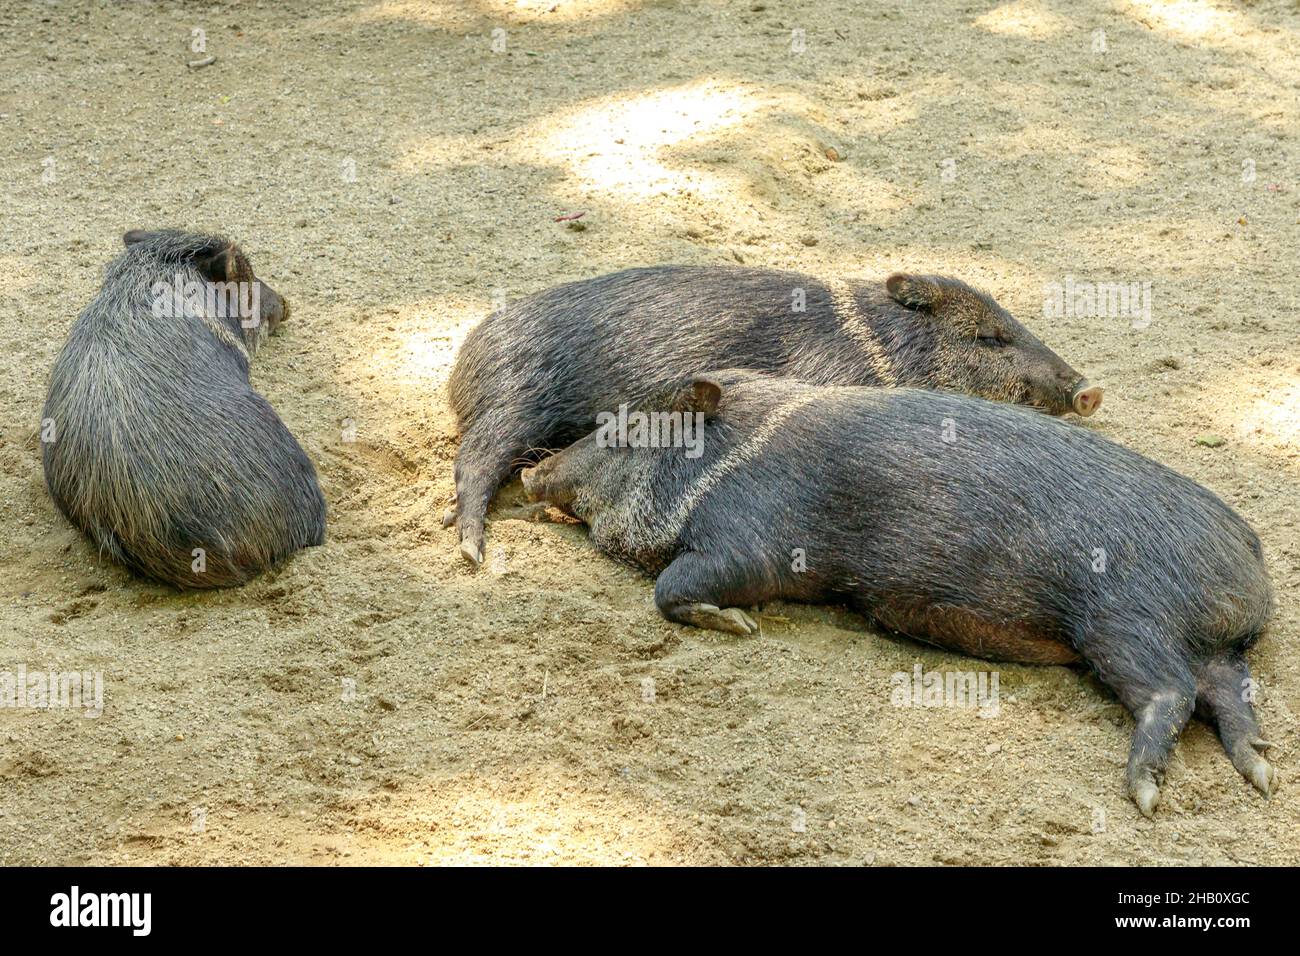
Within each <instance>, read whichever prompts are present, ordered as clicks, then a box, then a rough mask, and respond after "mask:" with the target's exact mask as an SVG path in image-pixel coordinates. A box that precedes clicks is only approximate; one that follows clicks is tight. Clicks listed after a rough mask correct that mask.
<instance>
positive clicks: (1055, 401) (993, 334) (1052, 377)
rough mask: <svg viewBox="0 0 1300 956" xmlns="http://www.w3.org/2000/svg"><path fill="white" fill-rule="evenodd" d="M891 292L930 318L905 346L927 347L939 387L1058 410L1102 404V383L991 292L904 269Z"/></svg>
mask: <svg viewBox="0 0 1300 956" xmlns="http://www.w3.org/2000/svg"><path fill="white" fill-rule="evenodd" d="M885 290H886V291H887V292H888V294H889V297H890V298H891V299H893V300H894V301H895V302H897V303H898V304H899V305H901V306H902V307H903V308H905V309H908V310H910V311H913V312H916V313H918V315H919V316H924V317H926V318H928V319H929V322H928V323H924V325H918V327H917V331H916V335H917V341H916V342H907V343H904V348H905V349H906V350H907V351H916V352H922V351H928V352H929V355H928V359H929V364H931V365H932V367H933V371H932V375H933V376H934V379H935V380H936V381H937V383H938V384H939V386H940V387H942V388H949V389H953V390H956V391H962V392H968V393H970V394H972V395H978V396H980V397H981V398H988V399H992V400H994V401H1003V402H1014V403H1016V404H1019V405H1028V406H1031V407H1033V408H1039V409H1042V410H1043V411H1046V412H1049V413H1050V414H1053V415H1064V414H1065V413H1066V412H1071V411H1072V412H1075V413H1077V414H1079V415H1085V416H1086V415H1091V414H1092V413H1093V412H1095V411H1096V410H1097V409H1098V408H1099V407H1100V406H1101V398H1102V389H1101V386H1099V385H1090V384H1089V383H1088V381H1087V380H1086V379H1085V378H1084V377H1083V376H1082V375H1080V374H1079V373H1078V372H1076V371H1075V370H1074V369H1073V368H1071V367H1070V366H1069V365H1068V364H1066V363H1065V362H1064V361H1062V359H1061V357H1060V356H1058V355H1057V354H1056V353H1055V352H1053V351H1052V350H1051V349H1049V348H1048V347H1047V346H1046V345H1044V344H1043V343H1042V342H1040V341H1039V340H1038V339H1037V338H1035V337H1034V335H1033V333H1031V332H1030V331H1029V330H1028V329H1026V328H1025V327H1024V326H1023V325H1021V324H1020V323H1019V322H1017V321H1016V320H1015V319H1014V318H1013V317H1012V316H1011V313H1009V312H1007V310H1006V309H1004V308H1002V306H1000V305H998V303H997V302H995V301H994V300H993V298H992V297H991V296H989V295H988V294H987V293H984V292H981V291H979V290H978V289H974V288H971V287H970V286H968V285H967V284H966V283H964V282H962V281H960V280H958V279H953V278H949V277H947V276H928V275H911V274H906V273H895V274H894V275H891V276H890V277H889V278H888V279H887V280H885ZM918 358H922V359H923V358H924V357H923V356H918Z"/></svg>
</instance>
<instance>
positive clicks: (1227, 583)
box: [523, 371, 1275, 815]
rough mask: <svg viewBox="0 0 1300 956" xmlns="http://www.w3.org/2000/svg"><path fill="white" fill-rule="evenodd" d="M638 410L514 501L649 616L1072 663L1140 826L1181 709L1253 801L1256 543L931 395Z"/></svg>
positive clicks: (554, 462) (1153, 467) (707, 386)
mask: <svg viewBox="0 0 1300 956" xmlns="http://www.w3.org/2000/svg"><path fill="white" fill-rule="evenodd" d="M644 408H645V410H647V411H658V412H659V413H660V415H659V416H658V417H654V416H652V417H651V418H650V419H646V418H638V415H641V414H643V413H641V412H636V413H630V414H627V415H625V416H621V419H625V420H626V421H628V422H630V423H631V424H632V426H633V428H632V429H631V431H627V432H626V433H623V434H620V433H618V432H616V431H615V430H614V429H613V428H612V424H613V419H610V420H609V422H608V423H606V424H602V427H601V429H600V430H598V431H597V432H593V433H592V434H591V435H588V436H587V437H585V438H583V439H581V440H580V441H578V442H577V443H575V444H573V445H572V446H570V447H569V448H567V449H565V450H564V451H561V452H559V453H558V454H556V455H554V456H552V457H550V458H546V459H544V460H543V461H541V463H540V464H538V465H537V466H536V467H535V468H530V469H525V470H524V472H523V483H524V488H525V490H526V491H527V493H528V495H529V497H530V498H532V499H534V500H537V501H546V502H549V503H551V504H553V505H555V506H557V507H558V508H560V509H562V510H564V511H566V512H568V513H569V514H571V515H573V516H575V517H577V518H580V519H581V520H583V521H585V522H586V523H587V524H588V525H589V526H590V529H591V541H592V543H593V544H594V545H595V546H596V547H597V548H599V549H600V550H601V551H603V552H605V553H607V554H609V555H611V556H613V557H615V558H618V559H621V560H623V561H625V562H627V563H630V564H632V565H634V566H636V567H638V568H640V569H643V570H644V571H647V572H649V573H651V574H657V575H658V581H657V582H656V584H655V601H656V603H657V604H658V606H659V608H660V610H661V611H662V612H663V614H664V616H665V617H667V618H669V619H670V620H674V621H680V622H682V623H686V624H694V625H697V626H700V627H709V628H714V629H717V630H722V631H729V632H733V633H737V634H748V633H752V632H753V631H754V629H755V624H754V622H753V621H752V620H751V619H750V618H749V617H748V615H746V614H745V613H744V612H743V611H742V610H740V609H739V607H738V605H741V606H745V605H752V604H755V603H756V602H762V601H767V600H770V599H775V598H782V599H788V600H794V601H805V602H843V603H846V604H848V605H850V606H852V607H854V608H856V609H858V610H860V611H861V612H862V613H864V614H865V615H867V616H869V617H870V618H871V619H873V620H874V621H876V622H878V623H879V624H880V625H882V626H884V627H885V628H887V629H891V630H894V631H897V632H900V633H902V634H905V635H909V636H911V637H914V638H919V639H921V640H924V641H927V642H930V643H933V644H938V645H940V646H942V647H948V648H953V649H956V650H960V651H963V652H965V653H968V654H972V655H976V656H979V657H986V658H991V659H994V660H1008V661H1020V662H1030V663H1056V664H1065V663H1072V662H1077V661H1079V660H1082V661H1085V662H1087V664H1089V665H1090V666H1091V667H1092V668H1093V669H1094V670H1095V671H1096V673H1097V674H1098V676H1099V677H1100V679H1101V680H1102V681H1103V682H1104V683H1105V684H1106V685H1107V686H1108V687H1110V688H1111V689H1112V690H1113V691H1114V692H1115V693H1116V694H1117V695H1118V696H1119V699H1120V700H1121V701H1122V702H1123V704H1124V706H1125V707H1127V708H1128V710H1129V711H1130V712H1131V713H1132V714H1133V715H1134V717H1135V718H1136V719H1137V728H1136V730H1135V731H1134V735H1133V746H1132V750H1131V752H1130V756H1129V763H1128V775H1127V779H1128V788H1129V793H1130V794H1131V795H1132V797H1133V799H1134V801H1135V802H1136V803H1137V805H1138V807H1139V809H1141V811H1142V812H1143V813H1144V814H1147V815H1150V814H1151V813H1152V811H1153V810H1154V808H1155V805H1156V803H1157V802H1158V800H1159V796H1160V791H1159V779H1160V776H1161V773H1162V771H1163V768H1164V766H1165V762H1166V760H1167V759H1168V757H1169V754H1170V751H1171V750H1172V748H1173V746H1174V743H1175V741H1176V740H1177V739H1178V736H1179V733H1180V732H1181V730H1182V729H1183V726H1184V725H1185V724H1186V722H1187V720H1188V718H1189V717H1190V716H1191V715H1192V712H1193V709H1195V710H1197V711H1198V712H1199V713H1200V714H1201V715H1202V716H1203V717H1204V718H1206V719H1207V720H1210V721H1212V722H1214V723H1215V724H1216V725H1217V726H1218V730H1219V736H1220V738H1221V739H1222V741H1223V746H1224V748H1225V749H1226V750H1227V752H1228V755H1229V756H1230V757H1231V758H1232V762H1233V764H1234V765H1235V766H1236V767H1237V769H1238V770H1239V771H1240V772H1241V773H1242V774H1243V775H1244V776H1245V777H1246V778H1247V779H1248V780H1249V781H1250V782H1251V783H1253V784H1254V785H1255V786H1256V787H1258V788H1259V789H1260V790H1261V791H1262V792H1263V793H1265V794H1268V792H1269V791H1270V789H1271V788H1272V787H1273V784H1274V779H1275V778H1274V772H1273V769H1272V767H1271V766H1270V765H1269V764H1268V763H1267V762H1266V761H1265V760H1264V759H1263V757H1261V756H1260V754H1259V752H1258V751H1259V750H1262V749H1264V748H1265V747H1266V746H1267V744H1265V743H1264V742H1263V741H1262V740H1260V738H1259V731H1258V728H1257V726H1256V723H1255V715H1254V712H1253V709H1252V707H1251V704H1250V703H1249V698H1250V693H1249V688H1250V687H1251V686H1252V685H1251V684H1250V672H1249V670H1248V669H1247V666H1246V661H1245V658H1244V656H1243V655H1244V652H1245V650H1246V649H1247V648H1248V647H1250V645H1251V644H1252V643H1253V642H1254V641H1255V640H1256V639H1257V638H1258V637H1259V635H1260V633H1261V631H1262V629H1263V628H1264V624H1265V621H1266V619H1267V618H1268V616H1269V612H1270V605H1271V600H1272V599H1271V589H1270V586H1269V582H1268V576H1267V574H1266V571H1265V568H1264V561H1263V558H1262V555H1261V550H1260V543H1259V539H1258V537H1256V535H1255V533H1254V532H1253V531H1252V530H1251V529H1250V527H1249V526H1248V525H1247V524H1246V522H1245V521H1243V520H1242V519H1241V517H1240V516H1238V515H1237V514H1236V513H1235V512H1234V511H1233V510H1232V509H1231V508H1229V507H1228V506H1227V505H1225V504H1224V503H1223V502H1222V501H1220V500H1219V499H1218V498H1217V497H1215V496H1214V495H1213V494H1212V493H1210V492H1209V491H1207V490H1206V489H1205V488H1202V487H1201V486H1200V485H1198V484H1196V483H1195V482H1193V481H1190V480H1188V479H1187V478H1184V477H1183V476H1181V475H1179V474H1177V473H1176V472H1174V471H1171V470H1170V469H1168V468H1166V467H1164V466H1163V465H1160V464H1157V463H1156V462H1154V461H1151V460H1150V459H1148V458H1144V457H1142V456H1141V455H1138V454H1136V453H1135V452H1132V451H1129V450H1127V449H1125V448H1122V447H1120V446H1119V445H1116V444H1114V443H1113V442H1110V441H1108V440H1106V439H1104V438H1101V437H1099V436H1097V435H1095V434H1093V433H1092V432H1090V431H1088V430H1087V429H1083V428H1077V427H1072V426H1070V425H1067V424H1065V423H1063V422H1061V421H1058V420H1054V419H1051V418H1048V417H1047V416H1045V415H1040V414H1035V413H1033V412H1028V411H1025V410H1023V409H1019V408H1014V407H1011V406H1007V405H1002V404H997V403H993V402H986V401H982V400H980V399H976V398H969V397H966V396H963V395H955V394H951V393H943V392H932V391H921V390H916V389H881V388H855V387H833V386H832V387H827V386H822V387H818V386H810V385H806V384H803V383H800V382H795V381H793V380H788V379H774V378H767V377H765V376H759V375H755V374H754V373H751V372H738V371H727V372H720V373H716V374H714V375H711V376H706V377H700V376H697V377H695V378H693V379H692V380H690V381H689V382H688V383H687V384H686V385H685V386H683V387H682V388H681V389H680V390H679V391H677V392H676V394H675V395H674V394H672V393H671V392H669V393H666V394H665V395H664V396H662V397H661V398H659V399H657V400H651V401H650V402H648V403H646V405H645V406H644ZM663 412H668V418H666V419H664V418H662V413H663ZM675 412H676V413H687V417H686V418H684V419H681V420H680V421H677V420H675V419H673V418H672V415H673V413H675ZM689 413H698V415H699V416H700V417H699V418H698V419H695V417H694V416H692V415H690V414H689ZM678 418H679V419H680V418H681V416H680V415H679V416H678ZM656 421H659V422H660V424H659V425H657V426H656V427H655V428H653V429H651V428H648V427H646V426H647V422H651V423H653V422H656ZM692 421H697V422H698V423H699V426H698V427H700V428H702V432H699V433H697V434H695V435H694V440H690V439H691V431H692V430H691V428H690V426H691V423H692ZM683 426H684V427H683ZM674 429H676V430H674ZM655 435H657V436H658V441H657V444H658V445H659V446H660V447H636V446H637V445H638V444H640V445H643V446H645V445H651V444H652V442H651V441H649V437H650V436H655ZM683 435H685V436H686V438H687V439H688V440H687V441H686V442H684V443H683V442H682V441H680V439H681V438H682V436H683ZM636 436H640V438H641V439H642V441H641V442H639V443H638V442H637V441H634V440H633V438H635V437H636ZM665 437H673V441H672V442H669V441H665V440H664V439H665ZM674 442H675V443H677V444H679V445H681V444H685V445H686V446H688V447H687V448H686V450H685V451H684V450H683V448H682V447H663V446H665V445H671V444H673V443H674Z"/></svg>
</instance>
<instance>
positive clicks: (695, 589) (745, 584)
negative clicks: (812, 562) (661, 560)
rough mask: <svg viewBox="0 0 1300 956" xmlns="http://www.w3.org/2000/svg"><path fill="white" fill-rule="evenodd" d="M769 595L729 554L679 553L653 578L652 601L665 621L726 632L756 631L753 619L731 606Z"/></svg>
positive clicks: (753, 601)
mask: <svg viewBox="0 0 1300 956" xmlns="http://www.w3.org/2000/svg"><path fill="white" fill-rule="evenodd" d="M747 571H748V573H746V572H747ZM770 596H772V595H771V594H770V593H765V589H764V588H763V586H762V584H761V583H760V582H757V581H755V575H754V573H753V570H752V569H746V568H745V567H742V566H740V565H739V564H737V563H736V561H735V559H734V558H731V557H730V556H728V557H722V556H720V555H715V554H706V553H703V552H700V551H684V552H682V553H681V554H679V555H678V556H677V557H676V559H674V560H673V562H672V563H671V564H670V565H668V567H666V568H664V570H663V571H662V572H661V573H660V574H659V579H658V580H657V581H655V604H657V605H658V606H659V611H660V613H662V614H663V616H664V617H666V618H668V620H670V621H677V622H678V623H680V624H690V625H692V626H693V627H703V628H708V629H709V630H713V631H724V632H726V633H728V634H741V635H745V634H754V633H756V632H757V631H758V625H757V624H756V623H754V619H753V618H751V617H750V616H749V615H748V614H746V613H745V612H744V611H742V610H740V608H738V607H733V606H730V605H736V604H755V603H757V602H758V601H761V600H764V599H765V598H767V597H770Z"/></svg>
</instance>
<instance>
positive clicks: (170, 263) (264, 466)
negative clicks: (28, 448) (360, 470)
mask: <svg viewBox="0 0 1300 956" xmlns="http://www.w3.org/2000/svg"><path fill="white" fill-rule="evenodd" d="M123 238H124V242H125V244H126V250H125V251H124V252H123V253H122V255H120V256H119V257H118V258H117V259H115V260H114V261H113V262H111V263H109V265H108V268H107V270H106V271H105V275H104V282H103V286H102V287H101V289H100V291H99V294H98V295H97V296H96V297H95V299H94V301H92V302H91V303H90V305H88V306H87V307H86V309H85V310H84V311H83V312H82V313H81V315H80V317H78V319H77V321H76V323H75V324H74V325H73V327H72V332H71V334H70V335H69V337H68V341H67V343H66V344H65V345H64V347H63V351H62V352H61V353H60V354H59V357H58V360H57V361H56V362H55V365H54V371H53V373H52V375H51V378H50V390H49V396H48V398H47V399H46V402H45V411H44V413H43V422H42V436H41V437H42V441H43V443H44V447H43V458H44V465H45V482H46V486H47V487H48V488H49V491H50V494H51V495H52V496H53V498H54V501H55V503H56V504H57V505H58V507H59V510H60V511H62V512H63V513H64V514H65V515H66V516H67V517H68V519H69V520H70V521H71V522H72V523H73V524H74V525H76V526H77V527H78V528H80V529H81V530H82V531H84V532H85V533H86V535H87V536H88V537H89V538H90V540H91V541H92V542H93V543H94V544H95V545H96V546H97V547H98V548H99V551H100V552H101V553H102V554H107V555H109V556H110V557H112V558H114V559H115V560H117V561H120V562H121V563H123V564H125V565H127V566H128V567H130V568H131V569H133V570H134V571H136V572H138V573H140V574H143V575H146V576H148V577H151V578H156V579H158V580H160V581H165V582H168V583H170V584H174V585H176V586H178V587H187V588H211V587H223V586H227V585H235V584H242V583H244V582H245V581H247V580H249V579H250V578H251V577H253V576H254V575H257V574H259V573H261V572H263V571H265V570H267V569H268V568H270V567H271V566H272V565H274V564H275V563H277V562H278V561H280V560H282V559H283V558H286V557H288V556H289V555H290V554H292V553H294V552H295V551H297V550H298V549H300V548H306V547H310V546H313V545H319V544H321V543H323V541H324V540H325V500H324V498H323V497H322V495H321V492H320V488H319V486H318V485H317V482H316V470H315V469H314V468H313V467H312V463H311V461H310V460H309V459H308V458H307V455H306V453H304V452H303V450H302V448H301V447H300V446H299V444H298V442H297V441H296V440H295V439H294V437H293V435H292V434H291V433H290V432H289V430H288V429H287V428H286V427H285V426H284V423H283V422H281V421H280V418H279V416H278V415H276V413H275V410H274V409H273V408H271V406H270V405H269V404H268V403H267V401H266V399H264V398H263V397H262V396H261V395H259V394H258V393H257V392H255V391H254V390H253V388H252V387H251V386H250V384H249V380H248V374H249V362H250V360H251V358H252V356H253V355H254V353H256V351H257V349H258V347H259V346H260V345H261V343H262V342H263V341H264V340H265V338H266V336H267V335H269V334H270V333H272V332H274V331H275V329H276V327H277V326H278V325H279V324H280V322H281V321H283V319H284V318H285V316H286V315H287V313H288V308H287V306H286V305H285V303H284V300H283V299H281V298H280V296H279V295H277V294H276V292H275V291H274V290H273V289H271V287H270V286H268V285H266V284H265V283H263V282H261V281H260V280H259V279H257V278H256V277H255V276H254V275H253V270H252V267H251V266H250V265H249V263H248V260H247V258H246V257H245V256H244V254H243V253H242V252H241V251H240V250H239V248H238V247H237V246H235V245H233V244H232V243H230V242H228V241H227V240H225V239H221V238H218V237H215V236H202V235H194V234H190V233H184V232H179V231H175V230H162V231H158V232H143V231H139V230H135V231H132V232H128V233H127V234H126V235H125V236H124V237H123Z"/></svg>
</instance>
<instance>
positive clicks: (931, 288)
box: [885, 272, 943, 311]
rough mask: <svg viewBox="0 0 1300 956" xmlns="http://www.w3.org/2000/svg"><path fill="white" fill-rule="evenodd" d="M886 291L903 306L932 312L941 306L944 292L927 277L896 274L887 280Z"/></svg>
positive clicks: (904, 273) (902, 273)
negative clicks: (940, 301)
mask: <svg viewBox="0 0 1300 956" xmlns="http://www.w3.org/2000/svg"><path fill="white" fill-rule="evenodd" d="M885 291H886V292H888V293H889V297H890V298H891V299H893V300H894V301H895V302H897V303H898V304H899V305H901V306H905V307H906V308H909V309H925V310H926V311H932V310H933V309H934V308H935V307H936V306H938V304H939V300H940V298H942V296H943V290H942V289H940V288H939V286H938V284H937V283H935V282H932V281H931V280H930V279H927V278H926V277H925V276H917V275H911V274H909V273H906V272H895V273H894V274H893V275H891V276H890V277H889V278H888V279H886V280H885Z"/></svg>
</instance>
